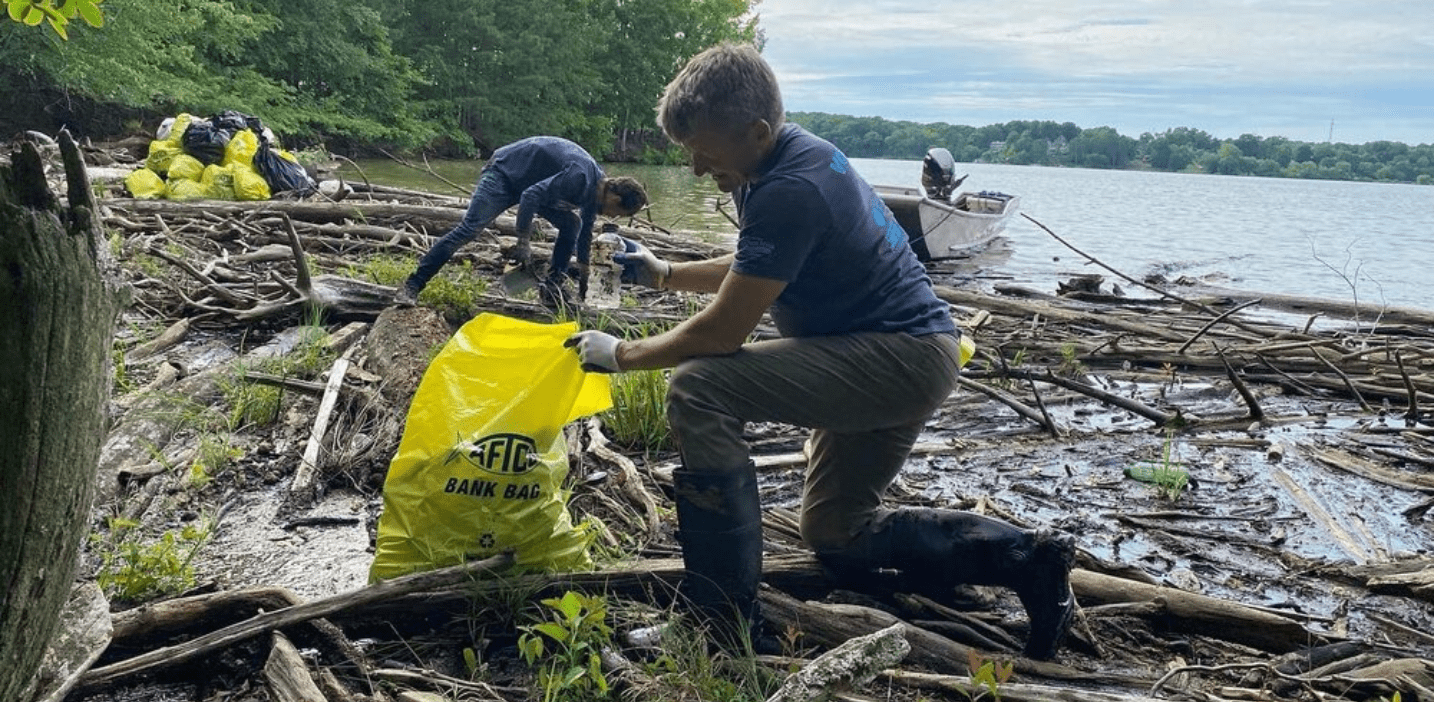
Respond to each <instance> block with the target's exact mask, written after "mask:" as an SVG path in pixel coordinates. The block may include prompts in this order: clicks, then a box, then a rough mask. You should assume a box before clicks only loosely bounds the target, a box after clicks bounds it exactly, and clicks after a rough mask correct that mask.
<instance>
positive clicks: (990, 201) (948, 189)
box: [872, 147, 1021, 261]
mask: <svg viewBox="0 0 1434 702" xmlns="http://www.w3.org/2000/svg"><path fill="white" fill-rule="evenodd" d="M955 166H956V161H955V159H953V158H952V157H951V152H949V151H947V150H946V149H943V148H939V147H938V148H934V149H931V150H930V151H928V152H926V158H925V159H923V160H922V162H921V186H922V187H921V188H907V187H901V186H892V185H874V186H872V187H873V188H875V190H876V194H877V195H878V196H880V197H881V199H882V201H883V202H885V203H886V206H887V207H888V208H890V209H891V213H892V214H894V215H896V221H897V223H898V224H900V225H901V228H902V229H905V230H906V235H907V237H909V239H910V241H911V248H912V250H913V251H915V252H916V257H917V258H919V259H921V260H922V261H933V260H939V259H943V258H952V257H956V256H963V255H966V254H970V253H972V252H973V251H975V250H976V249H979V248H981V247H982V246H985V245H986V244H987V243H990V241H991V240H992V239H995V238H996V237H997V236H999V235H1000V234H1001V232H1003V231H1005V229H1006V224H1007V223H1008V222H1009V221H1010V219H1011V217H1013V216H1015V214H1016V210H1017V209H1019V207H1020V200H1021V199H1020V198H1019V197H1016V196H1015V195H1007V194H1005V193H998V192H989V191H982V192H976V193H973V192H960V193H957V192H955V191H956V188H958V187H960V186H961V181H963V180H966V176H961V177H960V178H954V177H953V176H954V175H955Z"/></svg>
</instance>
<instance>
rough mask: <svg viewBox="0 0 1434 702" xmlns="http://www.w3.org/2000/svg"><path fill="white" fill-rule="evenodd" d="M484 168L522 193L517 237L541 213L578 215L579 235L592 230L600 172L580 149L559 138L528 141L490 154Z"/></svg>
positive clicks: (596, 165) (516, 142)
mask: <svg viewBox="0 0 1434 702" xmlns="http://www.w3.org/2000/svg"><path fill="white" fill-rule="evenodd" d="M486 168H488V169H491V170H494V171H497V172H498V173H501V174H502V175H503V177H504V178H507V179H508V184H509V185H510V186H511V187H512V188H513V189H514V190H516V191H519V192H521V193H522V196H521V197H520V198H519V200H518V221H517V226H518V231H520V232H525V231H528V228H529V226H531V225H532V222H533V215H535V214H541V213H542V212H543V211H544V210H569V211H572V210H577V211H578V214H579V216H580V217H581V218H582V227H581V230H580V231H582V232H587V231H591V230H592V226H593V220H594V219H595V218H596V216H597V210H598V202H597V185H598V182H599V181H601V180H602V179H603V171H602V168H601V167H599V166H598V163H597V161H595V160H593V157H592V155H590V154H589V153H588V152H587V151H586V150H584V149H583V147H581V146H578V145H577V144H575V143H573V142H571V141H568V140H567V139H561V138H559V137H550V136H536V137H529V138H527V139H520V140H518V141H515V142H513V143H511V144H508V145H507V146H504V147H502V148H500V149H498V150H497V151H494V152H493V158H492V159H490V160H489V161H488V165H487V167H486Z"/></svg>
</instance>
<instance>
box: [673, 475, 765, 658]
mask: <svg viewBox="0 0 1434 702" xmlns="http://www.w3.org/2000/svg"><path fill="white" fill-rule="evenodd" d="M672 482H673V487H674V492H675V493H676V494H675V500H676V502H677V528H678V533H677V540H678V541H679V542H681V544H682V562H683V565H684V566H685V567H686V570H687V575H686V577H685V578H683V580H682V585H681V586H680V588H679V591H680V593H681V594H682V596H683V597H684V598H685V599H686V600H687V602H688V604H689V605H690V606H691V609H692V612H693V614H695V615H697V617H698V619H699V620H700V621H701V623H703V624H705V625H707V626H709V627H710V628H711V630H712V634H713V636H714V640H715V642H716V643H717V644H718V645H719V646H721V647H723V648H725V649H727V650H729V651H733V652H742V651H746V650H748V649H749V644H751V643H752V642H754V641H756V640H757V639H758V637H759V629H760V627H761V620H760V617H759V616H758V612H757V585H758V583H760V582H761V579H762V507H761V502H760V500H759V499H758V496H757V472H756V469H755V468H754V467H752V466H750V465H749V466H747V467H746V468H743V469H741V470H738V471H734V472H730V473H696V472H692V471H688V470H686V469H685V468H678V469H677V470H674V471H673V472H672Z"/></svg>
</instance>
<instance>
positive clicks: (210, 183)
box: [199, 163, 238, 200]
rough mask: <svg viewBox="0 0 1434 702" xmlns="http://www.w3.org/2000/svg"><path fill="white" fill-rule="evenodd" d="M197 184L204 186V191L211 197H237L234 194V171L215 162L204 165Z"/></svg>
mask: <svg viewBox="0 0 1434 702" xmlns="http://www.w3.org/2000/svg"><path fill="white" fill-rule="evenodd" d="M199 184H200V185H203V186H204V192H206V193H208V196H209V197H210V198H211V199H214V200H237V199H238V198H237V197H236V196H235V195H234V171H232V170H230V169H228V168H225V167H224V166H221V165H219V164H217V163H211V164H209V165H208V166H205V167H204V174H203V175H202V176H200V178H199Z"/></svg>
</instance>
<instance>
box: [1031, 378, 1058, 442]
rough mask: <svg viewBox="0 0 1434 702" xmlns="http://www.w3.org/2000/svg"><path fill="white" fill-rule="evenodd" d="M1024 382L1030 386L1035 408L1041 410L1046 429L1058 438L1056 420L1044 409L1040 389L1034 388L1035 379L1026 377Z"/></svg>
mask: <svg viewBox="0 0 1434 702" xmlns="http://www.w3.org/2000/svg"><path fill="white" fill-rule="evenodd" d="M1026 384H1027V385H1029V386H1030V387H1031V396H1032V397H1034V398H1035V400H1036V409H1038V410H1040V411H1041V416H1042V417H1045V420H1046V421H1045V425H1046V431H1049V432H1050V434H1051V436H1053V437H1056V438H1060V434H1059V433H1058V432H1057V431H1056V420H1054V419H1051V413H1050V411H1048V410H1047V409H1046V403H1045V401H1044V400H1042V399H1041V391H1040V390H1038V389H1037V388H1036V381H1035V380H1032V379H1031V378H1029V377H1028V378H1026Z"/></svg>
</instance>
